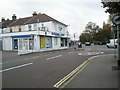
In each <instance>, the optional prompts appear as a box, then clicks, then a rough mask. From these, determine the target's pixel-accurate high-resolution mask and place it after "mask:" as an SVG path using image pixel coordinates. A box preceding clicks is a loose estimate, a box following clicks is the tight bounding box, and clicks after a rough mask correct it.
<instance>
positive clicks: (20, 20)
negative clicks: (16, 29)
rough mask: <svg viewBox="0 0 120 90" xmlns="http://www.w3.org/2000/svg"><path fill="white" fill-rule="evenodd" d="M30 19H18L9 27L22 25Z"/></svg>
mask: <svg viewBox="0 0 120 90" xmlns="http://www.w3.org/2000/svg"><path fill="white" fill-rule="evenodd" d="M31 18H32V17H25V18H19V19H18V20H16V21H15V22H13V23H11V24H10V25H9V26H16V25H24V24H25V23H26V22H27V21H29V20H30V19H31Z"/></svg>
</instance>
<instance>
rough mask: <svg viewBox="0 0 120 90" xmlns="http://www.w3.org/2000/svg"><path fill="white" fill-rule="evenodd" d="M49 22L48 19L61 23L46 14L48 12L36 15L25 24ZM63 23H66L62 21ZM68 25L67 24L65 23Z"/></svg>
mask: <svg viewBox="0 0 120 90" xmlns="http://www.w3.org/2000/svg"><path fill="white" fill-rule="evenodd" d="M38 21H39V22H48V21H56V22H58V23H61V22H59V21H57V20H55V19H53V18H52V17H50V16H48V15H46V14H38V15H36V16H34V18H32V19H31V20H29V21H28V22H27V23H25V24H32V23H37V22H38ZM61 24H63V25H65V24H64V23H61ZM65 26H67V25H65Z"/></svg>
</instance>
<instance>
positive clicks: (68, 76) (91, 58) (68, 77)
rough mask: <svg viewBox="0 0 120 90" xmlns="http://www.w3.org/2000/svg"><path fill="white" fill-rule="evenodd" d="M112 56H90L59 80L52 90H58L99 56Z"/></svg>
mask: <svg viewBox="0 0 120 90" xmlns="http://www.w3.org/2000/svg"><path fill="white" fill-rule="evenodd" d="M109 55H113V54H105V55H97V56H92V57H90V58H89V59H88V60H86V61H85V62H83V63H82V64H81V65H79V66H78V67H77V68H76V69H74V70H73V71H72V72H71V73H69V74H68V75H67V76H65V77H64V78H63V79H61V80H60V81H59V82H57V83H56V84H55V85H54V88H59V87H60V86H61V85H62V84H63V83H65V82H66V81H67V80H69V79H70V78H71V77H72V76H73V75H75V74H76V73H77V72H78V71H79V70H80V69H82V68H83V67H84V66H85V65H86V64H88V63H89V62H91V61H92V60H93V59H95V58H97V57H100V56H109Z"/></svg>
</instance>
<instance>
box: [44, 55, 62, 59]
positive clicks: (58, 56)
mask: <svg viewBox="0 0 120 90" xmlns="http://www.w3.org/2000/svg"><path fill="white" fill-rule="evenodd" d="M61 56H62V55H58V56H54V57H51V58H47V59H46V60H50V59H54V58H58V57H61Z"/></svg>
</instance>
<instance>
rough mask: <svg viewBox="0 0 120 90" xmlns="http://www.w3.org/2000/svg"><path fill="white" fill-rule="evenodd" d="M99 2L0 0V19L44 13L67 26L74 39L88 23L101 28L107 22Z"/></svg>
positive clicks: (81, 0) (80, 0)
mask: <svg viewBox="0 0 120 90" xmlns="http://www.w3.org/2000/svg"><path fill="white" fill-rule="evenodd" d="M101 6H102V4H101V0H1V1H0V17H1V18H2V17H5V18H6V19H7V18H10V19H11V17H12V14H16V15H17V18H22V17H28V16H31V15H32V13H33V12H34V11H37V12H40V13H45V14H47V15H49V16H51V17H53V18H55V19H56V20H58V21H60V22H63V23H65V24H66V25H69V26H68V30H69V33H70V35H71V37H72V36H73V34H74V33H77V34H76V39H78V37H79V35H80V34H81V33H82V32H83V30H84V29H85V26H86V24H87V23H88V22H90V21H91V22H94V23H96V24H97V25H99V26H100V27H102V24H103V21H105V22H107V19H108V14H106V13H105V12H104V11H105V10H104V9H103V8H102V7H101Z"/></svg>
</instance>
